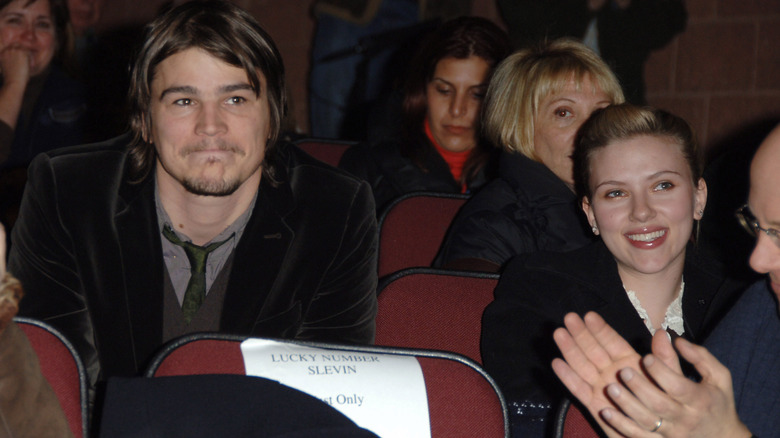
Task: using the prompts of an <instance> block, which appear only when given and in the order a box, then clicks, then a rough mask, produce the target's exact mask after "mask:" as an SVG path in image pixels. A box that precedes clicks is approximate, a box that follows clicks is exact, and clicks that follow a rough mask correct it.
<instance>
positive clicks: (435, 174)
mask: <svg viewBox="0 0 780 438" xmlns="http://www.w3.org/2000/svg"><path fill="white" fill-rule="evenodd" d="M509 51H510V47H509V41H508V38H507V36H506V34H505V33H504V32H503V31H502V30H501V29H500V28H498V26H496V25H495V24H494V23H492V22H491V21H489V20H486V19H484V18H478V17H460V18H456V19H454V20H451V21H448V22H446V23H444V24H443V25H442V26H441V27H440V28H439V29H438V30H436V31H435V32H434V33H433V34H432V35H431V36H430V37H429V38H428V39H427V40H426V42H425V44H424V45H423V46H422V47H421V49H420V50H419V51H418V52H417V54H416V56H415V58H414V59H413V60H412V61H411V62H410V63H409V66H410V68H409V73H408V74H407V77H406V81H405V86H404V97H403V108H402V118H403V122H402V124H401V126H399V127H398V129H395V130H394V132H395V135H392V136H390V138H385V139H381V140H380V141H376V142H372V143H365V144H360V145H357V146H355V147H353V148H351V149H350V150H349V151H347V153H346V154H345V155H344V157H343V158H342V160H341V163H340V167H342V168H344V169H346V170H348V171H350V172H352V173H353V174H355V175H357V176H359V177H361V178H363V179H365V180H367V181H368V182H369V183H370V184H371V186H372V188H373V190H374V198H375V199H376V203H377V209H382V208H383V207H385V206H386V205H387V203H388V202H390V201H392V200H393V199H395V198H396V197H398V196H401V195H403V194H406V193H410V192H415V191H435V192H448V193H470V192H472V191H473V190H474V189H476V188H478V187H480V186H481V185H482V184H484V183H485V182H486V181H487V180H488V179H489V177H490V174H491V173H492V172H491V170H492V166H491V162H492V161H494V160H493V158H494V157H495V155H496V152H497V151H496V150H495V149H494V148H493V147H492V145H490V144H489V143H488V142H486V141H485V140H484V139H483V138H482V136H481V135H480V116H481V111H482V99H483V97H484V95H485V91H486V90H487V86H488V82H489V80H490V77H491V74H492V72H493V67H494V66H495V65H496V64H497V63H498V62H499V61H501V60H502V59H504V58H505V57H506V56H507V55H508V54H509Z"/></svg>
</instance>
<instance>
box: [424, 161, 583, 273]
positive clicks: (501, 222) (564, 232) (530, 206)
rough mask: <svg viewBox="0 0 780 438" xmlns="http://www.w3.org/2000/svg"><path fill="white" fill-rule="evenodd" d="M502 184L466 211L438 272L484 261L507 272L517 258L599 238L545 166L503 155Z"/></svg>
mask: <svg viewBox="0 0 780 438" xmlns="http://www.w3.org/2000/svg"><path fill="white" fill-rule="evenodd" d="M499 161H500V163H499V171H498V174H499V176H498V178H496V179H494V180H493V181H491V182H490V183H488V184H487V185H486V186H485V187H484V188H482V190H480V191H479V193H477V194H476V195H474V196H473V197H472V198H471V199H469V200H468V202H466V204H465V205H464V206H463V208H461V210H460V212H459V213H458V216H457V217H456V218H455V221H454V222H453V224H452V227H451V228H450V231H449V234H448V236H447V238H446V239H445V241H444V245H443V246H442V249H441V251H440V252H439V255H438V256H437V258H436V260H435V261H434V266H445V265H447V264H448V263H450V262H453V261H456V260H461V259H482V260H487V261H489V262H492V263H495V264H497V265H499V266H503V265H504V264H505V263H506V262H507V261H508V260H509V259H510V258H511V257H512V256H515V255H517V254H523V253H528V252H535V251H568V250H572V249H575V248H580V247H582V246H584V245H587V244H588V243H590V242H592V241H593V240H594V239H595V238H594V236H593V233H592V232H591V230H590V226H589V225H588V223H587V220H586V218H585V213H583V211H582V208H581V207H580V205H579V203H578V202H577V197H576V196H575V195H574V192H572V191H571V189H569V187H568V186H566V184H564V182H563V181H561V180H560V178H558V177H557V176H555V174H554V173H552V171H551V170H550V169H548V168H547V166H545V165H544V164H542V163H539V162H536V161H533V160H531V159H530V158H527V157H525V156H524V155H522V154H519V153H509V152H501V156H500V158H499Z"/></svg>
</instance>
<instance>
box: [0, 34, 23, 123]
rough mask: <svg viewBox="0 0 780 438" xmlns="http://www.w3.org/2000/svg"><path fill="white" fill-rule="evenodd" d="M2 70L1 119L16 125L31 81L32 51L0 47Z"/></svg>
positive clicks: (0, 90) (0, 68) (15, 47)
mask: <svg viewBox="0 0 780 438" xmlns="http://www.w3.org/2000/svg"><path fill="white" fill-rule="evenodd" d="M0 45H2V43H0ZM0 72H2V75H3V81H2V85H0V121H3V122H5V124H7V125H8V126H11V127H14V126H16V121H17V119H18V118H19V112H20V111H21V109H22V99H23V98H24V90H25V89H26V88H27V83H28V82H29V81H30V52H29V51H28V50H25V49H22V48H20V47H18V46H5V47H3V48H2V49H0Z"/></svg>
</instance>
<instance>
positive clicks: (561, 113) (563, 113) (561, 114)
mask: <svg viewBox="0 0 780 438" xmlns="http://www.w3.org/2000/svg"><path fill="white" fill-rule="evenodd" d="M555 115H556V116H557V117H561V118H565V117H569V116H571V111H569V110H568V109H566V108H557V109H556V110H555Z"/></svg>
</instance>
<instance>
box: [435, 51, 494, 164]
mask: <svg viewBox="0 0 780 438" xmlns="http://www.w3.org/2000/svg"><path fill="white" fill-rule="evenodd" d="M489 70H490V65H488V63H487V61H485V60H484V59H482V58H480V57H478V56H471V57H469V58H465V59H458V58H444V59H442V60H441V61H439V62H438V63H437V64H436V70H435V71H434V73H433V79H431V81H430V82H428V85H427V86H426V88H425V95H426V98H427V101H428V114H427V118H428V123H429V125H430V127H431V133H432V134H433V138H434V139H436V142H437V143H438V144H439V146H441V147H442V148H444V149H446V150H448V151H451V152H463V151H467V150H469V149H472V148H473V147H474V146H476V145H477V138H478V137H479V115H480V110H481V109H482V99H483V97H484V96H485V91H486V89H487V83H486V79H487V75H488V71H489Z"/></svg>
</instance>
